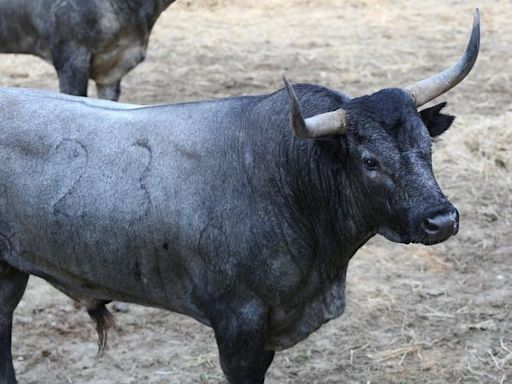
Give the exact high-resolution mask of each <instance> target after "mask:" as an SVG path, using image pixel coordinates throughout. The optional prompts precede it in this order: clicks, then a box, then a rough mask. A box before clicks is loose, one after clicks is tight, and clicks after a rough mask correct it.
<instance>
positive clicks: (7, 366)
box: [0, 261, 28, 384]
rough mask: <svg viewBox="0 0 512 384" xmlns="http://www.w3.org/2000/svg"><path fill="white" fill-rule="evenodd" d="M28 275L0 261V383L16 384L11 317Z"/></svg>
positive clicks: (23, 290)
mask: <svg viewBox="0 0 512 384" xmlns="http://www.w3.org/2000/svg"><path fill="white" fill-rule="evenodd" d="M27 281H28V275H27V274H25V273H23V272H20V271H18V270H15V269H13V268H11V267H9V266H7V265H6V264H5V263H3V262H2V261H0V383H2V384H16V376H15V374H14V367H13V364H12V355H11V337H12V336H11V334H12V316H13V312H14V310H15V309H16V307H17V306H18V303H19V302H20V300H21V297H22V296H23V293H24V292H25V287H26V285H27Z"/></svg>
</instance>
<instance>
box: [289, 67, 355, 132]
mask: <svg viewBox="0 0 512 384" xmlns="http://www.w3.org/2000/svg"><path fill="white" fill-rule="evenodd" d="M283 80H284V84H285V86H286V90H287V91H288V97H289V100H290V124H291V126H292V128H293V131H294V132H295V135H296V136H297V137H299V138H301V139H315V138H318V137H322V136H332V135H336V134H338V135H339V134H343V133H345V132H346V131H347V127H348V124H347V113H346V112H345V111H344V110H343V109H342V108H340V109H337V110H335V111H332V112H326V113H322V114H320V115H316V116H313V117H310V118H307V119H304V117H303V116H302V112H301V110H300V105H299V100H298V99H297V95H296V94H295V91H294V90H293V87H292V85H291V84H290V82H289V81H288V79H287V78H286V76H285V75H283Z"/></svg>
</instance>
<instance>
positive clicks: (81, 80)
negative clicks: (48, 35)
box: [52, 42, 91, 96]
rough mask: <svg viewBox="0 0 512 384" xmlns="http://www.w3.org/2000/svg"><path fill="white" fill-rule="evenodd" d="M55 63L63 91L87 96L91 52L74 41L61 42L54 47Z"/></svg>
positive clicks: (53, 57)
mask: <svg viewBox="0 0 512 384" xmlns="http://www.w3.org/2000/svg"><path fill="white" fill-rule="evenodd" d="M52 59H53V65H54V66H55V69H56V70H57V75H58V77H59V89H60V91H61V92H62V93H67V94H69V95H75V96H87V85H88V82H89V71H90V65H91V53H90V52H89V51H88V50H87V49H86V48H85V47H82V46H80V45H78V44H76V43H74V42H63V43H62V42H61V43H59V44H56V46H55V47H53V49H52Z"/></svg>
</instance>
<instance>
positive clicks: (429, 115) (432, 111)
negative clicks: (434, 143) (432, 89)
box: [420, 102, 455, 137]
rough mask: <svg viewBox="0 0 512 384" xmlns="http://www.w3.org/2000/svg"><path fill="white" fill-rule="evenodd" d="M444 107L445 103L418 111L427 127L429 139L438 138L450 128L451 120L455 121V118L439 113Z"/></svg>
mask: <svg viewBox="0 0 512 384" xmlns="http://www.w3.org/2000/svg"><path fill="white" fill-rule="evenodd" d="M445 106H446V102H444V103H441V104H437V105H434V106H433V107H430V108H426V109H424V110H422V111H420V116H421V120H423V123H424V124H425V125H426V126H427V129H428V132H429V133H430V136H431V137H436V136H439V135H440V134H441V133H443V132H444V131H446V130H447V129H448V128H450V126H451V125H452V123H453V120H455V116H452V115H445V114H444V113H440V112H441V110H442V109H443V108H444V107H445Z"/></svg>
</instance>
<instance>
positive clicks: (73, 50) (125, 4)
mask: <svg viewBox="0 0 512 384" xmlns="http://www.w3.org/2000/svg"><path fill="white" fill-rule="evenodd" d="M173 1H174V0H150V1H143V0H122V1H119V0H115V1H103V0H87V1H83V0H0V53H28V54H33V55H36V56H39V57H41V58H43V59H44V60H46V61H48V62H49V63H51V64H53V65H54V66H55V68H56V70H57V73H58V75H59V83H60V90H61V91H62V92H65V93H69V94H74V95H81V96H87V82H88V80H89V78H90V79H92V80H94V81H95V82H96V85H97V88H98V95H99V96H100V97H101V98H107V99H112V100H117V98H118V97H119V92H120V82H121V79H122V77H123V76H124V75H126V74H127V73H128V72H129V71H130V70H132V69H133V68H134V67H135V66H136V65H137V64H138V63H140V62H141V61H142V60H144V58H145V56H146V50H147V46H148V42H149V34H150V33H151V29H152V27H153V25H154V23H155V22H156V20H157V18H158V16H159V15H160V13H161V12H162V11H163V10H164V9H165V8H167V7H168V6H169V5H170V4H171V3H172V2H173Z"/></svg>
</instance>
